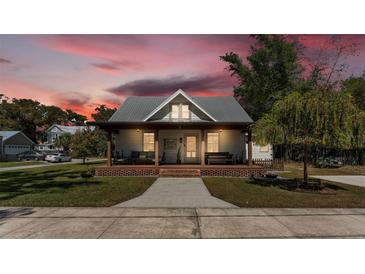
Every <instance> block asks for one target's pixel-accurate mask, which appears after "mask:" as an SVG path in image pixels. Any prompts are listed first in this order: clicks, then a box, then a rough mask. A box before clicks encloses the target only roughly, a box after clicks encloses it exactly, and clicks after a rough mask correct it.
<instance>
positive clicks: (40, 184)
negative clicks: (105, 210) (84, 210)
mask: <svg viewBox="0 0 365 274" xmlns="http://www.w3.org/2000/svg"><path fill="white" fill-rule="evenodd" d="M96 165H98V164H89V165H82V164H71V165H58V166H57V165H54V166H48V167H41V168H32V169H23V170H17V171H9V172H1V173H0V206H32V207H33V206H112V205H115V204H117V203H120V202H123V201H126V200H129V199H132V198H134V197H137V196H139V195H141V194H142V193H143V192H144V191H146V190H147V189H148V188H149V187H150V186H151V185H152V183H153V182H154V181H155V180H156V178H152V177H92V178H81V177H80V174H81V172H83V171H86V170H88V169H90V168H92V167H95V166H96ZM99 165H100V164H99Z"/></svg>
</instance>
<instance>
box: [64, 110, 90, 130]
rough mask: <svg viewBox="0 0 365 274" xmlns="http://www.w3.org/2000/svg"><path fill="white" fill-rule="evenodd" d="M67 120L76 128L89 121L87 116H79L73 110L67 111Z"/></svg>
mask: <svg viewBox="0 0 365 274" xmlns="http://www.w3.org/2000/svg"><path fill="white" fill-rule="evenodd" d="M66 116H67V120H68V121H69V122H70V123H71V124H73V125H75V126H83V125H85V122H86V121H87V117H86V116H85V115H81V114H78V113H76V112H74V111H72V110H71V109H66Z"/></svg>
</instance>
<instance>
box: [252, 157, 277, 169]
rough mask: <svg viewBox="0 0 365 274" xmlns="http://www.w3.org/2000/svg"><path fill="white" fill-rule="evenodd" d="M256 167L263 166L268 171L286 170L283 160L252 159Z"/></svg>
mask: <svg viewBox="0 0 365 274" xmlns="http://www.w3.org/2000/svg"><path fill="white" fill-rule="evenodd" d="M252 162H253V164H254V165H258V166H262V167H265V168H268V169H275V170H284V161H283V160H281V159H273V160H272V159H259V158H256V159H252Z"/></svg>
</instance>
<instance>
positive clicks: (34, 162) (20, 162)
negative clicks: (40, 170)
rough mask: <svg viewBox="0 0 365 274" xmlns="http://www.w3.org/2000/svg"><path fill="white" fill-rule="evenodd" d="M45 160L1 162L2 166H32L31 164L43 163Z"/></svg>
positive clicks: (0, 166)
mask: <svg viewBox="0 0 365 274" xmlns="http://www.w3.org/2000/svg"><path fill="white" fill-rule="evenodd" d="M43 164H45V162H43V161H17V162H0V168H2V167H15V166H30V165H43Z"/></svg>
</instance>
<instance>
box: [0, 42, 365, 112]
mask: <svg viewBox="0 0 365 274" xmlns="http://www.w3.org/2000/svg"><path fill="white" fill-rule="evenodd" d="M341 37H342V39H343V40H344V41H345V42H354V43H357V44H358V55H357V56H351V57H350V58H349V59H348V60H347V62H348V64H349V69H348V71H347V74H348V75H350V74H354V75H359V74H361V72H362V71H363V70H365V35H357V36H356V35H344V36H341ZM298 38H299V40H300V42H301V43H303V45H304V46H305V47H306V48H305V50H304V52H305V54H306V55H307V56H309V57H310V58H312V60H313V59H315V57H316V54H318V52H319V49H320V48H321V47H323V45H324V44H325V43H326V41H328V38H329V36H325V35H300V36H298ZM253 42H254V40H253V39H252V38H250V37H249V36H248V35H0V93H3V94H5V95H6V96H8V97H11V98H12V97H17V98H31V99H36V100H38V101H40V102H41V103H44V104H48V105H57V106H60V107H62V108H71V109H73V110H74V111H77V112H79V113H83V114H86V115H88V116H89V115H90V113H91V112H92V110H93V109H94V108H95V106H96V105H98V104H106V105H108V106H118V105H119V104H120V103H122V102H123V100H124V99H125V98H126V97H128V96H130V95H137V96H140V95H166V94H170V93H172V92H174V91H176V90H177V89H179V88H181V89H183V90H185V91H187V93H188V94H190V95H202V96H206V95H207V96H209V95H231V94H232V87H233V85H234V84H235V80H234V79H232V77H231V76H230V75H229V73H228V72H227V71H226V70H224V68H225V63H224V62H222V61H220V60H219V56H220V55H223V54H224V53H226V52H229V51H233V52H236V53H238V54H240V55H241V57H242V58H243V59H245V58H246V56H247V55H248V53H249V51H250V45H252V43H253Z"/></svg>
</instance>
